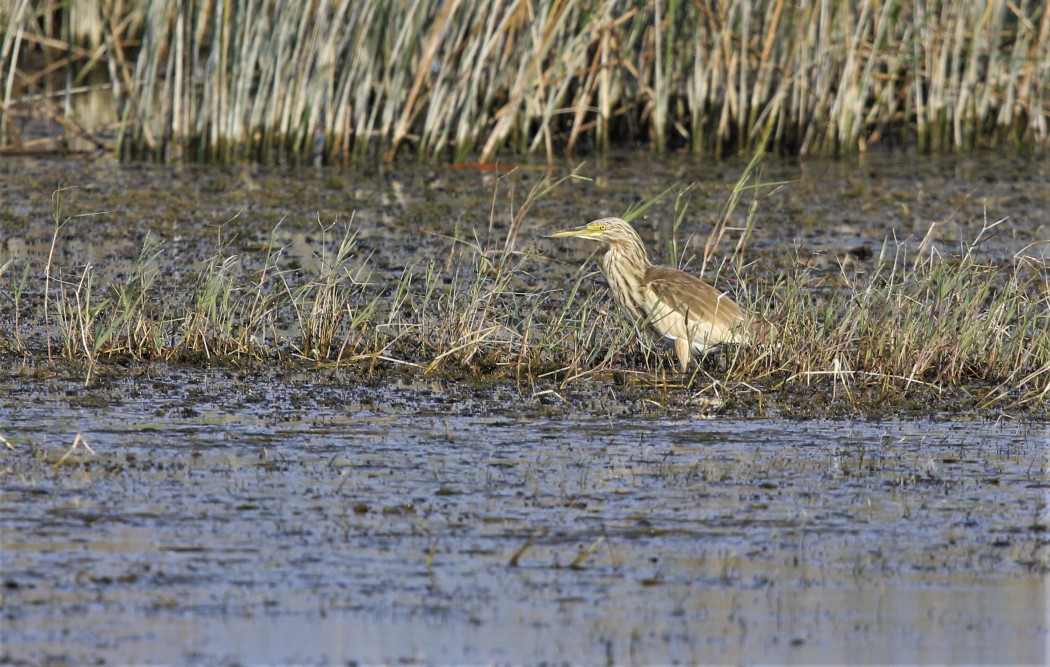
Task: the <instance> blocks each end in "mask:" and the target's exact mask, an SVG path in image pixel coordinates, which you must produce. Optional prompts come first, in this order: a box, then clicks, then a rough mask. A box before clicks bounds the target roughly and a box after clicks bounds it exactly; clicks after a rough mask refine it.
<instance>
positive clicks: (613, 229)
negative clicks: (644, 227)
mask: <svg viewBox="0 0 1050 667" xmlns="http://www.w3.org/2000/svg"><path fill="white" fill-rule="evenodd" d="M566 236H575V237H578V238H581V239H593V240H595V241H603V242H605V243H608V244H609V245H611V246H626V245H641V243H642V240H641V238H639V236H638V232H636V231H634V228H633V227H631V226H630V225H629V224H627V223H626V222H625V221H623V220H621V219H620V218H601V219H599V220H592V221H591V222H588V223H587V224H586V225H583V226H582V227H577V228H575V229H567V230H565V231H563V232H554V233H553V234H548V235H547V238H549V239H559V238H563V237H566Z"/></svg>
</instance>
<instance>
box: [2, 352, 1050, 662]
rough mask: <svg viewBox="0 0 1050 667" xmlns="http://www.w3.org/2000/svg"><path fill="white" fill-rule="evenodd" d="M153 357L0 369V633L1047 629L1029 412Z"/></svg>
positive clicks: (864, 646)
mask: <svg viewBox="0 0 1050 667" xmlns="http://www.w3.org/2000/svg"><path fill="white" fill-rule="evenodd" d="M157 375H158V378H157V379H151V378H149V377H140V378H137V379H134V380H124V381H120V382H116V383H112V384H108V385H107V386H104V387H98V388H94V389H89V390H81V389H80V388H79V382H78V378H70V379H69V380H62V379H60V378H53V379H51V380H47V381H45V382H43V383H39V384H37V385H36V386H35V388H34V389H33V390H32V391H31V392H29V393H28V395H27V394H26V387H25V384H24V382H23V381H22V380H21V379H18V378H14V377H12V376H10V375H5V377H4V378H3V385H4V391H3V393H2V395H3V396H4V398H3V399H2V400H3V407H2V410H3V412H4V413H5V414H6V415H7V417H6V418H5V424H4V433H3V434H2V435H4V436H5V437H6V438H8V440H10V441H11V445H12V447H13V448H12V449H6V450H5V451H4V453H3V455H2V462H3V466H4V484H3V505H4V511H3V532H4V550H3V582H4V593H3V602H4V605H3V606H4V611H3V613H4V630H3V635H4V642H3V644H4V647H3V658H4V659H5V660H6V661H9V662H22V661H26V662H30V663H40V662H52V663H84V662H95V661H98V660H101V661H102V662H118V663H125V662H185V661H196V662H206V663H215V662H293V661H295V662H343V661H347V660H357V661H366V662H409V663H415V662H458V663H462V662H487V661H496V662H499V661H507V662H544V661H561V660H565V661H570V662H587V663H593V662H605V661H610V662H617V663H621V662H631V663H665V662H693V663H695V662H778V663H779V662H795V663H812V662H822V663H832V662H861V661H863V662H906V663H912V662H999V663H1037V662H1042V661H1044V660H1045V658H1046V641H1047V637H1048V627H1047V621H1046V618H1047V617H1046V611H1047V602H1046V590H1045V576H1046V568H1047V560H1048V557H1050V544H1048V540H1047V528H1048V520H1050V516H1048V512H1047V503H1046V489H1047V488H1048V487H1050V482H1048V478H1047V475H1048V469H1050V459H1048V450H1047V448H1046V442H1047V441H1048V439H1050V427H1048V426H1047V425H1045V424H1042V425H1039V424H1027V425H1026V424H1016V423H1009V422H1003V423H998V424H996V423H991V422H981V421H973V420H968V421H944V420H933V419H931V420H915V421H897V420H891V421H862V420H857V421H835V420H809V421H787V420H774V419H725V418H718V419H705V418H681V419H670V418H667V417H666V416H661V415H659V414H653V415H648V416H629V417H626V418H624V417H620V416H612V415H609V414H601V413H598V412H591V413H580V412H578V411H573V410H571V409H568V408H566V409H565V410H562V411H555V412H553V413H552V412H550V411H547V410H545V409H542V408H541V407H540V406H536V405H531V406H530V405H529V404H527V403H525V402H522V404H520V405H508V406H507V407H504V408H503V409H499V408H496V407H494V406H493V402H492V401H491V400H485V399H482V398H478V397H477V396H476V395H474V394H473V393H472V392H467V391H464V390H463V388H462V387H455V386H443V385H439V384H433V383H426V384H421V383H403V384H401V385H399V386H389V387H365V386H345V385H343V384H341V383H339V382H337V381H333V382H328V383H325V382H314V381H310V380H308V379H298V380H297V379H282V378H280V377H277V376H269V377H254V376H247V375H240V374H237V373H232V372H228V371H226V372H223V371H195V372H177V371H175V372H161V371H159V370H158V372H157ZM96 401H103V402H105V403H106V404H107V405H106V406H105V407H101V408H100V407H94V403H95V402H96ZM16 406H17V409H14V408H15V407H16ZM77 433H80V434H81V435H82V436H83V438H85V439H86V441H87V443H88V445H89V446H90V448H91V450H92V451H93V452H94V454H92V453H91V452H89V451H88V450H87V449H86V448H84V447H83V446H81V447H78V448H77V449H76V450H74V451H73V452H72V453H71V454H70V455H69V456H68V458H67V459H66V460H65V461H63V462H62V463H61V464H58V461H59V460H60V459H61V457H62V456H63V454H64V453H65V452H66V450H68V449H69V447H70V445H71V444H72V443H73V440H74V437H75V435H76V434H77ZM581 553H583V554H584V555H583V556H581ZM516 554H517V557H516ZM577 559H579V560H578V562H577Z"/></svg>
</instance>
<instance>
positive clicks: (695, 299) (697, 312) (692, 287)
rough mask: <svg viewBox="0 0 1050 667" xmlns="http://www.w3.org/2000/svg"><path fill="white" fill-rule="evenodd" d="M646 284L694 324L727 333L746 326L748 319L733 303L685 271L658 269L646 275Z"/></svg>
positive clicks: (658, 267) (651, 270)
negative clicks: (705, 324) (703, 323)
mask: <svg viewBox="0 0 1050 667" xmlns="http://www.w3.org/2000/svg"><path fill="white" fill-rule="evenodd" d="M645 281H646V283H647V284H648V285H649V288H650V289H651V290H652V291H653V292H654V293H655V295H656V297H657V298H658V299H659V300H660V301H661V303H664V304H666V305H667V306H669V307H670V308H673V309H674V310H676V311H678V312H679V313H682V314H683V315H686V316H687V317H688V319H689V320H690V321H691V322H707V323H709V324H710V325H711V326H712V328H713V329H714V330H723V331H725V332H726V333H728V332H729V330H732V329H734V328H740V329H742V328H743V327H745V326H746V321H747V316H746V315H745V314H744V311H742V310H741V309H740V307H739V306H738V305H736V304H735V303H733V300H732V299H730V298H729V297H728V296H727V295H725V294H723V293H721V292H719V291H718V290H716V289H715V288H714V287H711V286H710V285H708V284H707V283H705V282H704V281H702V280H700V279H699V278H696V277H694V276H691V275H689V274H688V273H685V272H684V271H679V270H678V269H671V268H666V267H662V266H654V267H652V268H650V269H649V270H648V271H646V272H645Z"/></svg>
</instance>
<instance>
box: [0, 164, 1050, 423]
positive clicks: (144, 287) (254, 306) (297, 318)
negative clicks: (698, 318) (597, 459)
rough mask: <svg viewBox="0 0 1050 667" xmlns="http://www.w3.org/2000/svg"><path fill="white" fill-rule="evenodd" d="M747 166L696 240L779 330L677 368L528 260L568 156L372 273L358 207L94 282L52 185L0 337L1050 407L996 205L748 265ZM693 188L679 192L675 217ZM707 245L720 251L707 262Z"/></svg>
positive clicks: (251, 360) (1044, 291)
mask: <svg viewBox="0 0 1050 667" xmlns="http://www.w3.org/2000/svg"><path fill="white" fill-rule="evenodd" d="M753 165H754V163H752V166H753ZM756 173H757V172H755V171H752V170H751V169H750V168H748V169H747V170H745V172H744V176H743V178H741V180H740V181H739V182H738V183H737V185H736V187H735V189H734V192H733V194H732V195H731V196H730V197H729V198H728V200H727V202H728V203H727V205H726V207H725V208H724V209H723V210H722V211H721V212H720V213H719V220H718V221H717V223H716V224H715V225H714V226H713V227H712V229H711V232H710V235H709V237H708V238H707V239H706V240H705V239H693V242H692V244H693V246H694V247H697V248H699V249H700V251H699V252H701V254H702V261H703V264H704V266H706V267H707V270H706V271H705V272H706V273H708V274H710V273H711V271H712V270H714V272H715V273H716V276H715V281H716V282H717V283H718V284H719V285H720V287H723V288H728V289H730V291H731V292H732V293H733V296H734V297H735V298H736V299H737V300H738V301H739V302H740V303H741V304H742V305H744V306H745V307H747V308H749V309H751V310H752V311H753V312H755V313H757V314H758V315H759V316H760V317H761V318H762V320H764V321H766V322H768V323H771V324H772V325H773V326H772V327H759V328H758V330H757V333H756V336H755V340H754V341H752V342H751V343H749V344H745V345H741V346H737V347H727V348H725V349H723V350H722V351H721V352H720V353H718V354H712V355H710V356H709V358H708V359H707V360H705V362H704V363H703V364H702V365H700V366H699V367H694V369H693V370H692V372H691V374H688V375H682V374H680V373H678V372H677V370H676V367H675V364H674V362H673V359H672V355H670V354H668V352H667V351H666V350H665V349H664V347H663V345H662V344H661V343H659V342H658V341H654V340H653V339H652V338H651V337H650V336H649V335H648V334H646V333H644V332H639V331H638V330H637V329H636V327H635V326H633V323H630V322H626V321H624V320H623V319H622V317H621V316H620V314H619V312H618V310H617V309H616V308H615V306H614V305H613V304H612V301H611V300H610V299H609V298H608V295H607V294H606V293H605V292H606V290H605V289H603V288H600V287H596V286H595V284H594V283H595V274H594V268H595V267H594V266H593V262H590V261H588V262H585V263H584V264H582V265H581V266H579V268H578V269H577V270H576V271H575V272H574V273H573V275H571V276H565V277H564V279H561V278H559V279H551V278H548V277H543V276H542V274H538V272H537V264H538V262H543V263H549V260H546V259H544V258H542V257H540V256H539V255H538V250H537V246H536V245H535V243H534V242H533V240H531V239H530V240H529V241H528V242H525V243H523V241H522V239H521V238H520V233H521V224H522V220H523V218H524V216H525V214H526V213H527V212H528V211H529V209H530V207H531V206H533V205H534V204H535V203H536V201H537V200H538V199H539V198H541V197H543V196H544V195H545V194H547V193H549V192H551V191H552V190H554V189H555V188H557V187H559V186H560V185H561V184H563V183H564V182H565V181H567V180H569V179H581V178H584V177H583V176H581V175H580V173H579V170H577V171H575V172H573V173H571V174H568V175H566V176H564V177H562V178H560V179H555V178H553V177H551V176H547V177H544V178H542V179H539V180H538V181H537V182H536V183H535V184H534V186H533V188H532V190H531V192H529V194H528V196H527V197H525V198H524V200H523V201H522V202H521V203H520V204H514V203H511V205H510V207H509V209H507V208H506V207H505V206H503V202H502V201H500V202H499V206H497V199H499V198H500V194H499V193H498V192H497V193H496V194H494V196H493V208H492V211H493V212H492V213H491V215H492V216H497V215H500V214H497V213H496V211H497V210H509V213H507V215H508V219H506V220H503V219H500V220H498V221H497V220H495V219H490V221H489V225H490V232H491V230H492V229H493V228H498V229H505V230H507V231H506V233H505V236H502V237H500V238H497V237H495V236H493V235H491V234H490V235H486V240H479V239H477V238H474V239H472V240H467V239H464V238H456V239H452V243H453V248H452V252H451V253H450V254H449V255H448V256H447V257H446V258H444V259H443V260H439V259H425V260H421V262H420V263H418V264H413V265H409V266H406V267H403V268H401V269H399V270H398V271H394V272H389V271H387V272H385V273H383V272H376V271H373V270H372V258H370V257H369V256H368V255H367V254H366V253H362V252H360V251H359V248H358V240H357V230H356V228H355V224H356V223H355V221H354V220H352V219H351V220H349V221H346V222H330V221H329V222H325V221H322V220H320V219H319V220H318V222H317V225H318V227H317V233H316V234H315V235H314V236H313V241H312V253H313V256H314V258H315V260H316V261H315V262H314V264H313V266H310V267H304V266H302V265H301V264H300V263H299V262H296V261H293V260H292V259H290V258H289V256H288V254H287V252H286V250H287V249H286V248H285V247H284V246H282V244H281V243H280V242H279V241H278V234H277V229H275V230H274V232H273V233H271V234H270V239H269V241H268V242H265V243H262V244H260V245H257V246H255V247H256V248H257V250H255V251H253V252H251V253H246V252H244V251H241V252H239V253H238V252H234V251H232V250H231V249H230V245H229V242H230V236H229V234H228V233H227V231H226V230H225V229H223V228H220V230H219V232H218V233H217V236H216V240H215V242H214V246H213V249H212V252H211V254H210V256H209V257H206V258H200V259H201V260H202V261H201V262H200V263H199V264H198V265H197V268H196V269H194V270H193V271H191V273H192V274H193V276H192V277H191V279H188V280H187V279H186V278H185V277H183V278H181V279H180V278H179V277H178V276H177V275H175V274H172V273H171V272H170V271H169V270H167V269H165V268H164V267H171V266H173V265H177V264H185V262H184V260H180V259H179V258H177V257H166V256H165V253H166V252H167V251H166V247H165V245H164V244H163V243H161V242H160V241H158V240H157V239H156V238H155V237H153V236H149V237H147V238H146V240H145V242H144V243H143V244H142V248H141V252H140V253H139V254H138V256H137V259H135V260H134V262H133V263H132V266H131V268H130V270H128V271H126V272H124V273H123V274H122V275H121V276H119V277H118V278H115V279H112V280H109V281H107V282H106V284H101V282H100V281H99V280H97V279H96V271H97V267H95V266H93V265H92V264H90V263H87V264H79V265H65V266H59V265H57V263H56V262H55V261H54V259H53V258H54V257H55V256H56V248H61V247H62V245H63V244H65V243H67V242H68V240H69V238H70V237H71V235H72V234H73V232H72V228H73V227H75V226H76V225H77V224H83V222H82V221H80V220H78V217H82V216H77V215H73V216H71V215H70V214H69V213H68V212H67V211H66V210H65V209H64V207H63V204H62V197H63V192H62V191H58V192H56V193H55V195H54V197H53V216H54V224H53V236H52V242H51V249H50V252H49V253H48V255H47V257H46V259H41V260H39V261H34V262H29V263H26V264H25V265H24V266H19V265H16V264H14V263H13V260H12V261H8V262H7V264H5V265H3V266H2V267H0V287H2V289H3V291H4V292H5V293H6V295H8V296H9V298H8V299H5V303H4V304H3V311H2V312H4V313H7V314H8V321H9V322H12V326H11V327H9V328H8V330H7V331H8V333H7V334H5V336H3V337H2V338H0V348H2V349H0V351H3V352H6V353H8V354H15V355H20V356H21V357H22V358H23V359H25V360H26V361H28V360H29V359H31V358H32V359H35V360H36V362H33V363H38V362H40V361H42V360H43V359H44V357H45V356H46V358H48V359H53V360H55V361H59V360H61V359H65V360H67V361H69V362H73V363H74V364H75V366H76V367H77V368H81V369H83V374H84V378H85V382H86V383H92V382H95V381H96V380H97V379H98V378H99V377H100V376H104V375H105V374H106V373H107V368H109V367H110V366H111V365H112V364H113V363H116V362H119V363H120V364H121V365H124V364H126V363H136V362H138V363H141V364H145V365H147V366H148V365H149V364H152V363H153V362H155V361H157V360H166V361H170V362H181V363H219V364H235V365H249V366H250V365H252V364H255V363H259V362H267V363H273V362H281V363H287V364H293V365H294V364H307V365H310V366H313V367H322V368H339V369H343V370H342V371H341V372H347V373H351V374H355V375H360V376H362V377H368V376H373V375H378V376H382V375H383V374H387V373H396V372H400V371H403V372H407V373H409V374H422V375H425V376H438V377H467V378H471V381H476V382H481V383H488V382H493V381H497V382H510V383H513V384H514V385H516V386H517V389H518V391H519V392H520V393H521V394H522V395H523V396H525V397H536V396H549V397H555V396H559V395H561V393H562V392H564V391H572V389H573V388H575V387H577V386H580V387H585V386H591V385H588V384H587V383H588V382H589V381H593V380H597V381H598V382H599V383H601V384H604V383H607V382H609V381H610V380H612V381H614V382H615V383H618V384H619V385H620V386H623V387H632V386H633V387H641V388H644V389H645V391H646V392H648V393H650V395H654V396H658V397H663V399H661V400H664V399H666V400H667V401H670V402H671V403H674V402H676V401H678V400H685V401H686V402H693V401H697V402H700V403H702V404H709V403H710V404H715V405H717V404H720V403H721V402H722V401H730V402H731V403H732V404H735V405H737V406H738V407H744V408H746V409H757V410H759V411H761V410H763V409H765V407H766V406H775V405H777V404H783V403H785V402H786V403H787V404H791V402H792V401H798V400H804V401H805V402H806V403H807V404H808V405H810V406H811V407H819V406H821V405H826V406H828V408H829V409H842V408H843V407H847V408H849V409H854V410H863V409H898V408H899V407H901V405H902V403H901V401H904V402H905V404H907V405H916V406H919V405H921V406H922V407H923V408H928V407H931V406H933V405H942V406H951V405H956V406H958V405H965V406H968V407H971V408H974V407H976V408H980V409H991V410H1006V409H1013V410H1025V409H1033V410H1042V409H1044V408H1045V405H1046V402H1047V399H1048V397H1050V273H1048V271H1047V266H1046V264H1045V260H1043V259H1040V258H1039V257H1038V256H1037V255H1036V253H1029V252H1026V250H1027V249H1025V250H1022V251H1020V252H1017V253H1016V254H1015V255H1014V256H1013V257H1012V258H1006V259H1002V260H992V259H990V258H989V257H988V256H987V255H986V254H984V253H981V252H979V251H978V250H979V248H980V247H981V245H982V244H983V243H984V242H985V240H986V239H987V238H988V237H989V236H991V235H994V234H995V233H996V231H997V229H998V227H999V226H1000V225H1003V224H1004V222H1003V221H1002V220H998V221H989V220H985V221H984V222H983V224H982V225H981V226H982V229H981V230H980V232H979V233H978V234H977V236H976V238H974V239H972V241H971V243H969V245H967V246H965V247H962V248H960V249H959V251H958V252H955V253H951V254H945V253H943V252H942V251H941V250H940V249H939V246H938V245H937V244H934V243H932V242H931V237H932V235H930V236H928V237H927V238H926V239H924V240H923V241H922V242H921V243H920V244H918V246H916V244H915V243H914V242H912V243H904V242H898V241H897V240H896V239H893V238H890V239H887V240H886V241H885V243H884V244H883V246H882V249H881V252H879V253H877V254H876V255H875V256H874V257H873V258H871V262H870V263H869V264H868V265H867V268H865V269H864V270H857V269H856V267H853V266H850V265H849V264H847V263H843V264H841V265H840V266H839V267H838V269H837V270H833V271H831V272H820V271H816V270H814V268H813V267H812V266H810V265H809V264H808V263H807V262H806V261H805V259H804V258H803V257H801V256H797V257H794V258H793V260H792V261H789V262H787V263H786V264H785V266H786V267H787V268H783V269H778V270H776V271H774V272H771V273H766V274H763V273H761V272H757V273H756V272H755V271H753V270H750V269H749V268H748V264H747V262H748V261H749V259H748V253H749V252H750V248H749V238H750V235H751V234H752V233H753V231H754V229H755V226H756V224H757V223H756V220H757V217H758V209H759V207H758V205H757V202H758V201H759V200H758V198H757V197H753V198H752V201H751V204H750V206H745V207H744V208H746V210H745V211H736V212H734V211H733V208H735V207H736V206H737V204H738V203H740V202H744V201H746V200H747V199H748V197H750V196H752V195H754V194H755V193H758V192H764V191H767V190H768V186H769V184H767V183H761V182H756V180H757V178H756V175H755V174H756ZM496 182H497V184H498V183H499V180H497V181H496ZM497 187H498V186H497ZM687 191H688V190H687V189H686V190H685V191H682V190H679V191H678V197H676V198H674V202H673V206H674V209H675V227H674V230H675V234H677V233H678V228H679V224H680V222H681V219H682V218H683V217H684V216H685V207H686V203H685V202H686V200H687V199H688V198H687V197H686V196H684V194H685V193H686V192H687ZM670 193H671V191H670V190H669V191H667V192H665V193H663V195H661V196H664V195H669V194H670ZM668 201H670V199H668ZM652 204H653V201H649V202H646V203H645V204H643V205H642V206H640V207H636V208H635V209H634V210H632V211H628V212H627V213H626V214H625V215H626V216H627V217H628V218H631V217H635V216H637V215H638V214H639V213H640V212H641V211H642V210H644V209H645V208H646V207H648V206H650V205H652ZM731 216H733V217H734V223H739V222H740V221H741V218H742V217H743V219H744V220H745V222H744V224H743V225H742V226H739V225H737V226H734V227H732V229H734V230H735V232H733V233H732V236H733V238H730V235H729V234H727V233H726V229H727V225H726V222H727V221H728V220H729V219H730V217H731ZM494 223H498V224H494ZM278 229H279V225H278ZM931 231H932V229H931ZM669 246H670V247H669V248H668V254H669V255H670V256H671V258H672V261H680V258H681V249H682V248H683V247H684V244H680V243H679V239H675V238H672V239H671V241H670V244H669ZM676 256H677V257H678V258H679V259H675V258H676ZM717 256H726V257H727V258H728V259H727V260H726V261H725V262H723V263H722V264H721V265H720V266H719V265H718V264H717V262H715V260H714V259H713V258H714V257H717ZM129 259H130V258H129ZM183 276H185V274H183ZM727 282H728V283H729V284H728V285H727ZM399 369H400V371H399ZM653 389H656V390H657V391H656V392H655V394H653V393H652V392H651V390H653ZM747 406H751V407H750V408H747ZM835 406H838V407H837V408H836V407H835Z"/></svg>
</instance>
